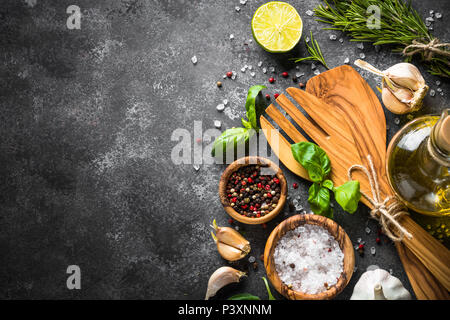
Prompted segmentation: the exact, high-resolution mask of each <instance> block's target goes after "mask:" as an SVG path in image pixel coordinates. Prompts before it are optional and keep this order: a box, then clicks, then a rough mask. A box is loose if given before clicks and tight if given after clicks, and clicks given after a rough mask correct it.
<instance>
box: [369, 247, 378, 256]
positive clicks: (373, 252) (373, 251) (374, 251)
mask: <svg viewBox="0 0 450 320" xmlns="http://www.w3.org/2000/svg"><path fill="white" fill-rule="evenodd" d="M376 252H377V249H375V247H370V253H371V254H372V255H373V256H374V255H375V253H376Z"/></svg>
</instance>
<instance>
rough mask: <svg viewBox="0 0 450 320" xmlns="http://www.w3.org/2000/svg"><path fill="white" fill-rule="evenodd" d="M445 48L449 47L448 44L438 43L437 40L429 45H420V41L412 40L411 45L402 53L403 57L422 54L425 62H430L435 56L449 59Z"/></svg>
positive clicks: (449, 53)
mask: <svg viewBox="0 0 450 320" xmlns="http://www.w3.org/2000/svg"><path fill="white" fill-rule="evenodd" d="M446 47H450V43H440V42H439V39H438V38H434V39H433V40H431V41H430V42H429V43H422V42H420V41H417V40H413V41H412V44H410V45H408V46H406V47H405V49H403V52H402V53H403V55H405V56H413V55H415V54H416V53H423V54H424V57H425V60H426V61H430V60H431V59H432V58H433V56H434V55H435V54H438V55H441V56H446V57H450V51H448V50H445V48H446ZM441 48H443V49H441Z"/></svg>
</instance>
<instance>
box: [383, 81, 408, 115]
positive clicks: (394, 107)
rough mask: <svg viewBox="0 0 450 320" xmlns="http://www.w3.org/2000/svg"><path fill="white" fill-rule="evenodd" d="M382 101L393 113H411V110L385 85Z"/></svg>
mask: <svg viewBox="0 0 450 320" xmlns="http://www.w3.org/2000/svg"><path fill="white" fill-rule="evenodd" d="M381 100H383V104H384V106H385V107H386V108H387V109H388V110H389V111H391V112H392V113H395V114H404V113H408V112H410V111H411V108H410V107H409V106H408V105H407V104H406V103H402V102H401V101H399V100H398V99H397V98H396V97H395V95H394V94H393V93H392V92H391V90H389V89H388V88H387V87H385V86H384V85H383V89H382V91H381Z"/></svg>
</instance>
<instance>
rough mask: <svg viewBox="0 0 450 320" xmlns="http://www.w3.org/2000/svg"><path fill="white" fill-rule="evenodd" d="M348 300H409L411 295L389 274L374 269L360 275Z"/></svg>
mask: <svg viewBox="0 0 450 320" xmlns="http://www.w3.org/2000/svg"><path fill="white" fill-rule="evenodd" d="M350 300H411V294H410V293H409V292H408V290H406V289H405V288H404V287H403V285H402V283H401V282H400V280H399V279H397V278H396V277H393V276H391V274H390V273H389V272H387V271H386V270H383V269H375V270H370V271H366V272H365V273H363V274H362V276H361V278H360V279H359V280H358V282H357V283H356V285H355V288H354V289H353V294H352V296H351V298H350Z"/></svg>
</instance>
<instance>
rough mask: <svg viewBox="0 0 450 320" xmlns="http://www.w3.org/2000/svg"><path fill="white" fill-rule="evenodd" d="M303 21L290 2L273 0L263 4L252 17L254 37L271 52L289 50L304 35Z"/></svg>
mask: <svg viewBox="0 0 450 320" xmlns="http://www.w3.org/2000/svg"><path fill="white" fill-rule="evenodd" d="M302 29H303V22H302V19H301V18H300V15H299V14H298V12H297V10H295V8H294V7H293V6H291V5H290V4H288V3H286V2H280V1H272V2H268V3H266V4H263V5H262V6H261V7H259V8H258V10H256V12H255V14H254V15H253V18H252V32H253V38H255V41H256V42H258V44H259V45H260V46H261V47H263V48H264V50H266V51H269V52H288V51H289V50H291V49H293V48H294V47H295V45H296V44H297V43H298V42H299V40H300V38H301V36H302Z"/></svg>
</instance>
